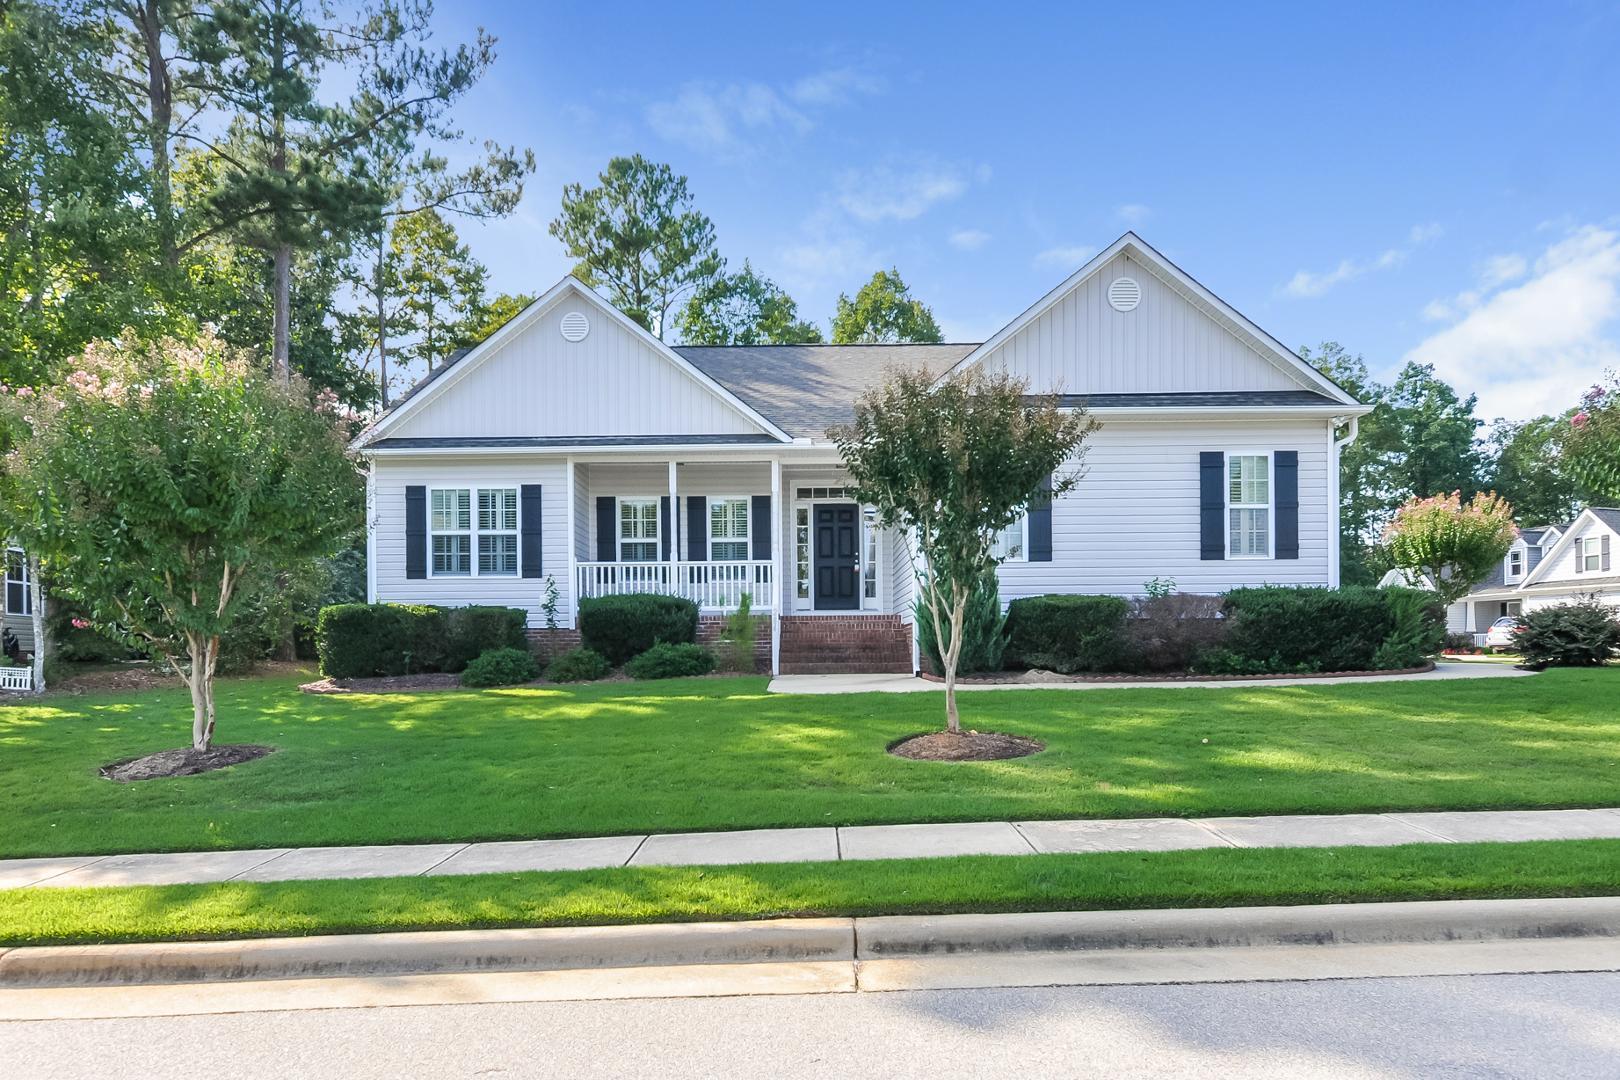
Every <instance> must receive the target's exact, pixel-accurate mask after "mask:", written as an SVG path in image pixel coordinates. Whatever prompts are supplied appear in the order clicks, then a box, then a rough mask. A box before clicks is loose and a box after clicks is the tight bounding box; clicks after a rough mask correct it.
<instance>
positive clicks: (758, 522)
mask: <svg viewBox="0 0 1620 1080" xmlns="http://www.w3.org/2000/svg"><path fill="white" fill-rule="evenodd" d="M748 518H749V520H748V529H749V535H751V536H752V537H753V538H754V558H756V559H768V558H770V557H771V497H770V496H769V495H755V496H754V505H753V506H751V507H749V509H748Z"/></svg>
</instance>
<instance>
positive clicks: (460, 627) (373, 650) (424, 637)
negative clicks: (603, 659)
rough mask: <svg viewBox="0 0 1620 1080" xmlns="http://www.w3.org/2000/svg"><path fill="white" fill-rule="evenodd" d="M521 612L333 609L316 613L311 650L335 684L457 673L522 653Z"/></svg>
mask: <svg viewBox="0 0 1620 1080" xmlns="http://www.w3.org/2000/svg"><path fill="white" fill-rule="evenodd" d="M524 623H525V615H524V613H523V610H522V609H521V608H507V607H461V608H442V607H433V606H431V605H428V604H333V605H331V606H330V607H325V608H322V609H321V614H320V617H319V618H318V619H317V620H316V624H315V648H316V652H317V654H318V655H319V656H320V661H321V674H322V675H326V676H328V677H329V678H334V679H356V678H367V677H370V676H378V675H409V674H415V673H417V672H423V671H450V672H456V671H462V670H464V669H465V668H466V667H467V665H468V664H469V663H471V662H472V661H473V660H474V659H475V658H477V657H478V656H480V655H482V654H483V653H486V652H489V651H491V650H494V649H527V648H528V641H527V638H526V637H525V635H524V632H523V628H524Z"/></svg>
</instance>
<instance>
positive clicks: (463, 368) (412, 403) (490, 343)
mask: <svg viewBox="0 0 1620 1080" xmlns="http://www.w3.org/2000/svg"><path fill="white" fill-rule="evenodd" d="M570 296H573V297H577V298H579V299H580V300H583V301H584V302H585V303H587V304H589V305H591V306H593V307H594V308H596V310H598V311H600V312H602V313H603V314H604V315H606V316H607V317H608V318H610V319H612V320H613V321H614V322H616V323H617V324H618V325H619V326H621V327H623V328H624V329H625V330H626V331H628V332H629V333H630V334H631V335H633V336H634V337H636V338H637V339H639V340H640V341H641V342H642V344H644V345H646V346H647V347H648V348H649V349H650V350H651V351H652V352H653V353H654V354H655V355H657V356H659V357H661V358H663V359H664V360H666V361H668V362H669V363H670V364H673V365H674V366H675V367H676V368H677V369H679V370H680V371H681V372H683V373H684V374H685V375H687V376H688V377H689V378H691V379H693V380H694V381H696V382H697V383H699V384H700V385H701V386H702V387H703V388H704V389H706V390H707V391H709V392H710V393H712V394H714V395H715V396H716V397H718V398H720V399H721V400H722V401H724V402H725V403H726V404H727V405H729V406H731V407H732V408H733V409H735V410H736V411H737V412H738V413H740V414H742V416H743V417H744V418H745V419H747V420H749V421H750V422H752V423H754V424H756V425H758V427H759V428H760V430H761V431H762V432H763V433H764V434H767V435H769V436H771V437H772V438H773V439H775V440H777V441H780V442H788V441H790V440H791V438H792V437H791V436H790V435H788V433H787V432H785V431H783V430H782V429H781V428H780V427H778V426H777V425H776V424H775V423H773V422H772V421H770V420H768V419H766V418H765V417H764V416H762V415H761V414H760V413H759V412H758V411H757V410H755V409H754V408H753V407H752V406H751V405H749V404H748V403H747V402H745V401H743V400H742V399H741V398H739V397H738V396H737V395H736V394H734V393H732V392H731V391H730V390H728V389H727V388H726V387H724V386H722V385H721V384H720V383H718V382H716V381H715V380H714V379H713V378H712V377H711V376H710V375H709V374H708V373H706V372H704V371H703V370H702V369H700V368H698V367H696V366H694V365H693V364H692V363H691V362H690V361H688V360H687V359H686V358H685V357H683V356H681V355H680V354H679V353H677V352H676V351H675V350H673V349H671V348H670V347H669V346H668V345H666V344H664V343H663V342H662V341H660V340H659V339H658V338H656V337H654V336H653V335H652V334H650V333H648V332H647V330H646V328H645V327H643V326H642V325H641V324H640V323H638V322H636V321H635V320H634V319H632V318H630V317H629V316H628V315H626V314H625V313H624V312H622V311H620V310H619V309H618V308H616V307H614V306H613V305H612V304H610V303H608V301H606V300H604V299H603V298H602V297H601V296H599V295H597V293H596V291H595V290H594V289H591V288H589V287H588V286H586V285H585V284H584V283H583V282H581V281H580V280H579V279H578V278H575V277H573V276H569V277H565V278H563V279H562V280H561V281H559V282H557V284H555V285H553V286H552V287H551V288H550V289H548V290H546V292H545V293H544V294H542V295H541V296H539V297H537V298H536V299H535V300H534V302H533V303H531V304H529V305H528V306H527V307H525V308H524V309H523V310H522V311H520V312H518V313H517V314H516V315H515V316H513V317H512V318H510V319H508V320H507V321H506V322H505V323H503V324H502V325H501V327H500V329H498V330H496V331H495V332H494V333H493V334H491V335H489V337H487V338H485V339H484V340H483V341H481V342H479V343H478V344H477V345H475V346H473V347H472V348H471V349H469V350H467V352H465V353H464V354H462V355H460V356H457V357H452V358H451V359H450V360H448V361H446V362H445V363H443V364H441V365H440V366H439V367H438V368H435V369H434V370H433V371H432V372H430V373H429V374H428V376H427V377H426V378H425V379H423V380H422V381H421V382H419V383H417V384H416V386H414V387H412V388H411V390H410V391H409V392H408V393H407V394H405V396H404V397H402V398H400V400H399V401H398V402H397V403H396V404H395V405H394V406H393V407H392V408H390V409H389V410H388V411H387V412H386V413H384V414H383V415H382V416H381V417H379V418H378V419H377V420H376V422H374V423H373V424H372V425H371V426H370V427H368V428H367V429H366V430H365V431H363V432H361V433H360V435H359V436H358V437H356V438H355V440H354V442H353V444H352V445H353V446H354V447H356V448H358V449H364V448H365V447H367V446H369V445H372V444H373V443H375V442H377V441H379V440H380V439H381V438H382V437H383V436H384V435H385V434H386V433H387V432H388V431H389V430H391V429H392V428H394V427H397V426H398V425H399V423H400V422H401V421H402V420H403V419H404V418H406V417H408V416H411V415H414V414H416V413H418V412H420V411H421V410H422V409H424V408H427V407H428V406H429V405H430V404H431V403H432V402H433V401H434V400H435V399H436V398H438V397H439V396H440V395H442V394H444V393H445V392H447V391H448V390H449V389H450V387H452V386H454V385H455V384H456V383H457V382H459V381H460V380H462V379H465V378H466V377H467V376H468V374H469V373H471V372H473V371H475V370H477V368H478V367H479V366H480V365H482V364H483V363H484V362H485V361H486V360H488V359H489V358H490V357H492V356H494V355H495V354H496V353H497V352H499V351H500V349H501V348H502V346H504V345H505V344H506V343H507V342H509V341H511V340H512V339H513V338H515V337H517V336H518V335H519V334H521V333H523V331H524V330H525V329H527V328H528V327H530V326H531V325H533V324H534V323H535V322H537V321H538V320H539V319H540V318H541V317H542V316H543V315H545V313H546V312H548V311H550V310H551V309H552V308H554V307H555V306H556V305H557V304H558V303H560V302H561V301H562V300H563V299H565V298H567V297H570Z"/></svg>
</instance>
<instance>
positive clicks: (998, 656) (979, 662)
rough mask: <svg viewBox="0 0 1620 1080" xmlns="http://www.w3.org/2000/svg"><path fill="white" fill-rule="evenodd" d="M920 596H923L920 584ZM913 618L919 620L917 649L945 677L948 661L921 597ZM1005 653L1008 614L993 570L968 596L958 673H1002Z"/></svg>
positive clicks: (930, 614) (918, 598) (980, 580)
mask: <svg viewBox="0 0 1620 1080" xmlns="http://www.w3.org/2000/svg"><path fill="white" fill-rule="evenodd" d="M917 592H918V593H919V594H920V593H921V592H922V587H921V585H920V584H919V586H918V589H917ZM941 614H944V613H943V612H942V613H941ZM913 617H914V618H915V619H916V620H917V644H918V647H919V648H920V649H921V650H922V653H923V655H924V656H926V657H928V662H929V663H930V664H932V665H933V666H934V670H935V671H936V672H938V673H939V674H941V675H943V674H944V673H945V661H944V660H943V659H942V658H941V655H940V649H939V641H938V640H937V639H936V638H935V636H934V616H933V614H932V613H931V612H930V611H929V610H928V602H927V601H926V600H924V599H923V598H922V596H921V595H919V596H918V597H917V601H916V605H915V609H914V611H913ZM1006 650H1007V614H1006V612H1004V611H1002V610H1001V592H1000V590H999V588H998V587H997V585H996V573H995V571H994V570H991V571H990V572H989V573H987V574H985V575H983V576H982V577H980V578H979V580H978V581H977V582H975V583H974V585H973V591H972V592H970V593H969V594H968V598H967V607H966V609H965V610H964V611H963V613H962V652H961V655H960V656H959V657H958V658H957V663H956V670H957V671H958V672H959V673H961V674H968V673H970V672H975V671H1000V670H1001V665H1002V663H1003V660H1004V657H1005V654H1006Z"/></svg>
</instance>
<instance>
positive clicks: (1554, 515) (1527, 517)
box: [1485, 415, 1585, 525]
mask: <svg viewBox="0 0 1620 1080" xmlns="http://www.w3.org/2000/svg"><path fill="white" fill-rule="evenodd" d="M1570 432H1571V427H1570V417H1569V416H1567V415H1566V416H1538V417H1536V418H1535V419H1533V420H1525V421H1522V422H1514V421H1509V420H1498V421H1496V423H1495V424H1493V425H1491V429H1490V432H1489V434H1488V435H1487V436H1486V439H1485V452H1486V456H1487V458H1488V461H1489V464H1488V472H1489V487H1490V489H1491V490H1492V491H1494V492H1496V493H1497V494H1498V495H1500V496H1502V497H1503V498H1504V499H1506V500H1507V501H1508V502H1510V503H1512V504H1513V510H1514V513H1516V514H1517V515H1518V517H1519V521H1520V522H1521V523H1523V524H1525V525H1551V524H1557V523H1560V522H1565V521H1569V520H1570V519H1571V518H1573V517H1574V516H1575V514H1576V512H1577V511H1578V510H1580V508H1581V505H1582V503H1583V501H1584V497H1583V495H1584V490H1585V489H1584V488H1583V486H1582V484H1581V482H1580V481H1579V480H1578V479H1577V478H1576V477H1575V476H1574V474H1573V473H1572V472H1571V470H1570V467H1569V462H1568V451H1567V448H1566V445H1565V444H1566V442H1567V441H1568V437H1569V434H1570Z"/></svg>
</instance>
